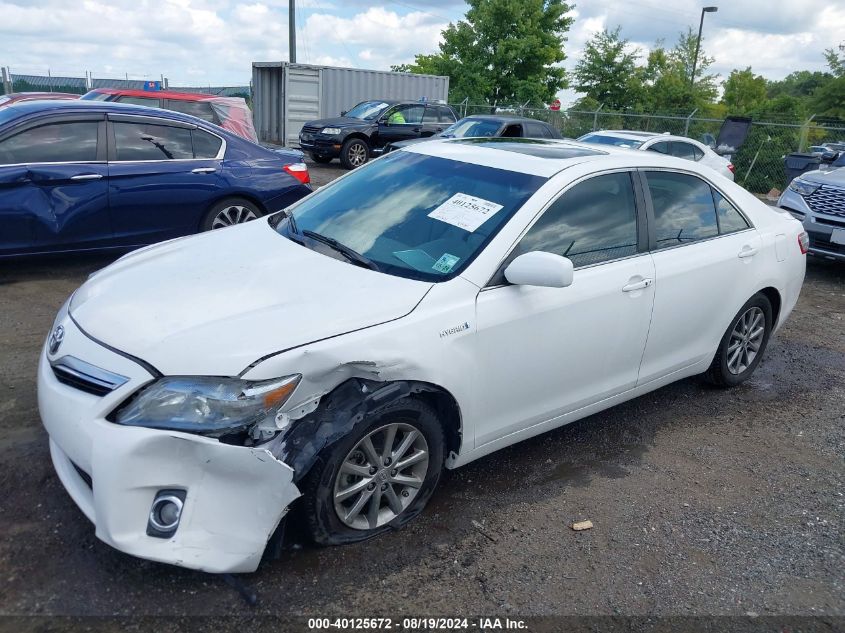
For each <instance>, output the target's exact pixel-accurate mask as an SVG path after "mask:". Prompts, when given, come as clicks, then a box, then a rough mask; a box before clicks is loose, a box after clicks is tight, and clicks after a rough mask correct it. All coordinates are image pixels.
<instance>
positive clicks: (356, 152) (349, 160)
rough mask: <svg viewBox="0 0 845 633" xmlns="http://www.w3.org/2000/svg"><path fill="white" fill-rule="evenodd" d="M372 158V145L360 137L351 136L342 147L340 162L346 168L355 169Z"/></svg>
mask: <svg viewBox="0 0 845 633" xmlns="http://www.w3.org/2000/svg"><path fill="white" fill-rule="evenodd" d="M368 160H370V146H369V145H367V143H366V142H365V141H364V140H363V139H360V138H351V139H349V140H348V141H346V142H345V143H344V144H343V147H342V148H341V149H340V162H341V164H342V165H343V166H344V167H345V168H346V169H355V168H356V167H360V166H361V165H363V164H364V163H366V162H367V161H368Z"/></svg>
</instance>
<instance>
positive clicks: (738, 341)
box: [705, 293, 772, 387]
mask: <svg viewBox="0 0 845 633" xmlns="http://www.w3.org/2000/svg"><path fill="white" fill-rule="evenodd" d="M771 333H772V304H771V302H770V301H769V299H768V298H767V297H766V295H764V294H762V293H758V294H756V295H754V296H753V297H751V299H749V300H748V301H747V302H746V303H745V305H744V306H742V307H741V308H740V309H739V312H737V313H736V316H735V317H734V318H733V320H732V321H731V324H730V325H729V326H728V329H727V331H725V334H724V336H722V340H721V341H720V342H719V349H718V350H717V351H716V356H714V357H713V362H712V363H711V364H710V368H709V369H708V370H707V372H706V373H705V377H706V378H707V380H709V381H710V382H711V383H713V384H714V385H717V386H719V387H735V386H736V385H738V384H740V383H742V382H745V381H746V380H748V378H750V377H751V374H753V373H754V370H755V369H757V365H759V364H760V360H761V359H762V358H763V352H764V351H766V345H768V343H769V337H770V336H771Z"/></svg>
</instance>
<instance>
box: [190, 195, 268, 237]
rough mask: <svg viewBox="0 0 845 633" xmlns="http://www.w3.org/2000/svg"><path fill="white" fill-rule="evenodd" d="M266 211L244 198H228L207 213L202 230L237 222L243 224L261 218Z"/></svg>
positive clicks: (220, 227)
mask: <svg viewBox="0 0 845 633" xmlns="http://www.w3.org/2000/svg"><path fill="white" fill-rule="evenodd" d="M262 215H264V213H263V212H262V211H261V209H259V208H258V207H257V206H256V205H255V203H253V202H250V201H249V200H245V199H244V198H227V199H226V200H221V201H220V202H218V203H217V204H215V205H214V206H213V207H211V210H209V212H208V213H207V214H206V216H205V218H204V219H203V221H202V227H201V228H202V230H203V231H211V230H213V229H223V228H226V227H227V226H234V225H235V224H243V223H244V222H249V221H250V220H255V219H256V218H260V217H261V216H262Z"/></svg>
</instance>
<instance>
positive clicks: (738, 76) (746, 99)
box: [722, 66, 766, 114]
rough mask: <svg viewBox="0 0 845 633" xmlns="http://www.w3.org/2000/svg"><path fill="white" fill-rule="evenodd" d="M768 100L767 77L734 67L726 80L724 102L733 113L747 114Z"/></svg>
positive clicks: (748, 69) (747, 69)
mask: <svg viewBox="0 0 845 633" xmlns="http://www.w3.org/2000/svg"><path fill="white" fill-rule="evenodd" d="M765 100H766V79H765V78H764V77H763V76H762V75H755V74H754V73H753V72H751V66H748V67H747V68H746V69H745V70H736V69H734V70H733V71H732V72H731V74H730V76H729V77H728V79H727V81H726V82H725V92H724V94H723V95H722V102H723V103H724V104H725V105H726V106H727V107H728V111H729V112H730V113H731V114H747V113H749V112H751V111H752V110H753V109H755V108H757V107H758V106H759V105H760V104H762V103H763V102H764V101H765Z"/></svg>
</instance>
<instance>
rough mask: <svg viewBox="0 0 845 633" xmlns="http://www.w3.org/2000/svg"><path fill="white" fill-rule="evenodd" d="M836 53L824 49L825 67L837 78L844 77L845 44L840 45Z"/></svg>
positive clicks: (832, 50) (829, 49)
mask: <svg viewBox="0 0 845 633" xmlns="http://www.w3.org/2000/svg"><path fill="white" fill-rule="evenodd" d="M837 49H838V52H837V51H836V50H834V49H832V48H826V49H825V51H824V58H825V59H826V60H827V65H828V66H829V67H830V72H832V73H833V74H834V75H835V76H837V77H845V44H840V45H839V46H838V47H837Z"/></svg>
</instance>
